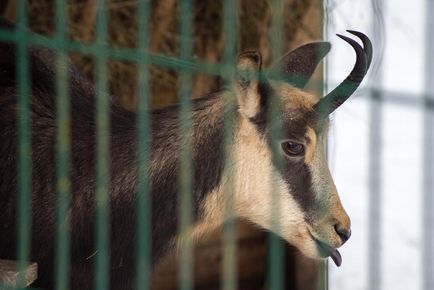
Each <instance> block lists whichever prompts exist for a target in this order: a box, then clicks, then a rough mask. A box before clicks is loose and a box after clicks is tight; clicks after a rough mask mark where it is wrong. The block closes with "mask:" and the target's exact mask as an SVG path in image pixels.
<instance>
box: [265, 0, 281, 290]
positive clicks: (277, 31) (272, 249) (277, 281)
mask: <svg viewBox="0 0 434 290" xmlns="http://www.w3.org/2000/svg"><path fill="white" fill-rule="evenodd" d="M283 11H284V2H283V1H282V0H272V1H271V12H272V13H271V15H272V18H271V30H270V36H269V37H270V43H271V45H270V47H271V58H272V61H277V60H278V59H279V58H280V57H281V55H282V50H283ZM277 77H278V78H281V77H283V76H277ZM278 101H279V100H273V102H270V103H269V108H270V109H269V111H268V117H267V119H268V120H269V122H271V124H272V125H271V126H270V139H271V140H272V141H271V142H270V144H271V146H272V151H273V155H275V156H278V155H277V154H278V152H279V148H278V146H279V145H278V144H280V142H279V140H280V139H282V138H281V136H282V126H281V124H280V122H278V120H277V119H278V118H276V117H275V116H279V115H280V113H281V112H280V104H279V103H278ZM275 161H276V162H275V164H274V166H275V167H277V168H280V167H281V166H282V162H281V161H282V160H281V159H279V158H275ZM269 178H270V180H271V184H270V186H271V188H270V191H271V194H272V196H271V199H272V206H271V208H270V211H271V212H270V217H271V221H270V223H271V229H272V231H273V233H269V234H268V267H267V279H268V285H269V289H273V290H280V289H283V285H284V284H283V274H284V254H283V253H284V249H283V241H282V239H281V238H279V237H278V236H277V235H276V234H274V233H279V232H280V230H281V226H282V225H281V224H280V220H279V217H280V211H281V205H280V204H279V202H278V201H279V196H278V191H277V190H276V189H277V186H278V185H277V184H276V183H275V182H273V180H274V178H273V176H270V177H269Z"/></svg>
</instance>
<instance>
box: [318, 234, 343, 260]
mask: <svg viewBox="0 0 434 290" xmlns="http://www.w3.org/2000/svg"><path fill="white" fill-rule="evenodd" d="M312 238H313V239H314V241H315V242H316V245H317V247H318V250H319V252H320V254H321V255H322V256H323V257H324V258H327V257H331V258H332V260H333V262H335V264H336V266H338V267H339V266H340V265H341V264H342V256H341V254H340V253H339V251H338V250H336V249H335V248H332V247H330V246H329V245H327V244H325V243H323V242H321V241H319V240H317V239H316V238H315V237H313V236H312Z"/></svg>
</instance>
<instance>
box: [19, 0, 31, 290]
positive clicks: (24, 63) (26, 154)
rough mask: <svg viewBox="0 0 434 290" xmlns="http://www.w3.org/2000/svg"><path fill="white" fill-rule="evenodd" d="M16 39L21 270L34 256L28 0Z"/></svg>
mask: <svg viewBox="0 0 434 290" xmlns="http://www.w3.org/2000/svg"><path fill="white" fill-rule="evenodd" d="M17 18H18V21H17V22H18V24H17V26H16V40H17V59H16V61H17V68H18V69H17V80H18V88H17V91H18V116H17V117H18V122H17V123H18V124H17V126H18V144H19V145H18V146H19V147H18V164H17V165H18V166H17V170H18V180H17V181H18V182H17V189H18V200H17V202H18V204H17V206H18V210H17V215H18V216H17V239H18V248H17V257H18V270H19V272H20V273H24V272H25V271H24V269H25V267H26V265H27V263H28V262H29V256H30V246H31V245H30V228H31V217H30V213H31V175H32V173H31V168H32V167H31V162H32V160H31V140H30V114H29V113H30V112H29V109H30V108H29V107H30V105H29V96H30V90H29V85H30V82H29V81H30V80H29V57H28V51H27V49H28V42H27V37H26V35H27V32H26V29H27V26H28V25H27V24H28V23H27V14H26V1H25V0H19V1H18V2H17ZM24 286H25V277H24V275H22V274H20V276H19V277H18V287H17V288H24Z"/></svg>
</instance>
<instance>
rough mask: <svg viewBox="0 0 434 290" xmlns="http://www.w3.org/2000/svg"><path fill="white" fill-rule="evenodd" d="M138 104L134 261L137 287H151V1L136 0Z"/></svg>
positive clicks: (144, 289)
mask: <svg viewBox="0 0 434 290" xmlns="http://www.w3.org/2000/svg"><path fill="white" fill-rule="evenodd" d="M137 9H138V10H137V26H138V50H139V51H140V52H141V57H140V58H139V60H138V104H137V162H138V164H137V166H138V168H137V171H138V172H137V179H138V180H137V195H138V197H137V249H136V251H137V260H136V288H137V290H147V289H150V288H151V247H152V245H151V234H152V233H151V191H150V186H149V173H148V168H149V158H150V157H149V152H150V145H151V144H150V137H149V136H151V127H150V116H149V112H150V108H149V106H150V88H149V64H150V62H149V54H148V53H146V51H147V49H148V46H149V18H150V9H151V7H150V1H139V3H138V7H137Z"/></svg>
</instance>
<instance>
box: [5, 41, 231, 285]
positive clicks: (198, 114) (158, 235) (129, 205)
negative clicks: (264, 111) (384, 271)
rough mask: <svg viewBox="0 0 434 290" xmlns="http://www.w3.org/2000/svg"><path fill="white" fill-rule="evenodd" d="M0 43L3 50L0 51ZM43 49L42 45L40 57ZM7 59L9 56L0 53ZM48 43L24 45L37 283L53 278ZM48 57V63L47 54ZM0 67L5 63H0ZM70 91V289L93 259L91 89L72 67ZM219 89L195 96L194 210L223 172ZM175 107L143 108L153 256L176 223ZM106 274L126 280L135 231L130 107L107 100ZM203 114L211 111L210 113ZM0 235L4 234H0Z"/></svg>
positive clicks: (12, 169) (88, 278) (10, 193)
mask: <svg viewBox="0 0 434 290" xmlns="http://www.w3.org/2000/svg"><path fill="white" fill-rule="evenodd" d="M3 51H4V50H3ZM41 53H43V54H44V55H43V59H40V57H42V55H41ZM7 57H8V58H10V59H11V60H12V61H13V60H14V55H13V54H11V55H9V56H7ZM52 60H53V57H52V54H51V52H49V51H39V52H33V53H32V52H31V65H32V70H31V79H32V86H31V92H32V94H31V96H30V112H31V113H30V116H31V119H30V123H31V143H32V144H31V147H32V179H31V180H32V183H31V188H32V212H31V220H32V233H31V237H32V243H31V260H32V261H36V262H38V264H39V279H38V280H37V282H36V284H35V285H36V286H39V287H43V288H46V289H50V288H51V287H52V283H53V281H52V278H53V273H54V272H53V263H54V259H53V258H54V248H55V225H56V222H57V221H56V187H55V185H56V182H55V180H56V175H55V142H56V141H55V140H56V111H55V110H56V100H55V95H56V94H55V89H54V85H55V81H56V80H55V74H54V65H53V63H51V61H52ZM47 61H48V63H47ZM4 67H5V66H4ZM68 71H69V74H70V84H71V87H70V98H71V186H72V188H71V193H72V194H71V205H70V209H71V277H72V279H71V283H72V285H71V286H72V287H71V289H90V288H91V286H92V285H93V281H92V279H93V277H94V275H93V274H92V273H93V270H94V261H95V256H96V255H95V239H94V236H95V234H94V231H95V224H94V220H95V143H96V139H95V117H94V113H95V94H96V92H95V90H94V88H93V87H92V85H91V84H89V83H88V82H87V81H86V80H85V79H84V78H83V77H82V76H81V75H80V74H79V72H78V71H76V70H75V69H73V68H70V69H69V70H68ZM14 73H15V72H14V71H13V70H3V71H2V75H1V76H2V78H1V80H0V136H1V138H2V140H3V142H0V152H1V161H0V172H2V174H1V175H0V192H1V199H0V208H2V209H5V210H2V211H1V212H0V225H1V231H2V233H3V234H2V237H3V238H2V239H0V257H1V258H2V259H15V253H16V245H17V241H16V239H15V237H16V207H15V205H16V192H17V184H16V180H17V179H16V170H17V167H16V164H17V157H16V156H17V148H18V144H17V136H16V135H17V134H16V129H15V128H16V122H17V109H16V108H17V104H16V102H17V90H16V88H15V85H16V83H15V81H14V80H13V78H12V76H14ZM224 99H225V98H222V97H221V93H220V94H218V93H217V94H211V95H209V96H206V97H204V98H202V99H198V100H195V101H194V104H193V108H194V109H193V113H192V114H193V118H192V121H193V140H195V142H193V148H192V150H193V151H192V152H193V155H194V157H193V164H194V168H195V170H194V174H193V175H194V176H193V179H192V180H193V189H194V209H195V219H196V220H197V219H198V217H199V214H200V204H201V203H202V201H203V200H204V198H205V196H206V195H207V193H209V192H211V191H212V190H213V189H214V188H215V187H216V186H217V185H218V184H219V181H220V177H221V171H222V164H223V163H222V154H221V152H222V150H221V146H220V144H221V142H220V141H221V139H222V132H223V130H222V125H223V123H222V120H223V119H222V117H223V108H224V105H225V104H224V102H223V100H224ZM178 111H179V110H178V108H177V107H176V106H174V107H170V108H167V109H164V110H155V111H153V112H152V114H151V126H152V136H149V140H150V141H151V156H150V163H149V164H150V183H151V192H152V197H151V199H152V205H151V207H152V259H153V262H155V261H157V260H158V257H160V256H161V255H162V254H163V253H164V252H165V250H167V247H168V246H169V245H170V244H171V241H172V240H173V238H174V237H175V235H176V232H177V210H178V209H177V198H178V197H177V188H178V185H179V183H178V178H177V176H178V171H179V169H178V166H179V162H178V155H179V151H180V146H181V144H180V140H179V139H180V138H179V134H178V126H179V118H178V115H179V112H178ZM109 114H110V123H111V126H110V136H109V140H110V183H109V195H110V228H111V239H110V247H111V256H110V267H109V268H110V277H111V278H112V279H111V287H112V289H132V284H131V283H132V282H133V281H132V278H133V276H134V273H135V268H134V266H135V264H134V261H135V259H134V257H135V254H134V252H135V249H136V244H135V232H136V222H135V220H136V218H135V215H136V212H137V210H136V184H137V174H136V170H137V160H136V156H137V154H136V142H137V138H136V115H135V114H134V113H132V112H129V111H127V110H125V109H123V108H121V107H119V106H118V105H116V104H114V103H113V102H112V103H111V105H110V110H109ZM210 115H211V116H212V117H210ZM5 236H7V237H8V238H6V239H5V238H4V237H5Z"/></svg>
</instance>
